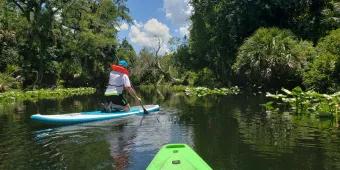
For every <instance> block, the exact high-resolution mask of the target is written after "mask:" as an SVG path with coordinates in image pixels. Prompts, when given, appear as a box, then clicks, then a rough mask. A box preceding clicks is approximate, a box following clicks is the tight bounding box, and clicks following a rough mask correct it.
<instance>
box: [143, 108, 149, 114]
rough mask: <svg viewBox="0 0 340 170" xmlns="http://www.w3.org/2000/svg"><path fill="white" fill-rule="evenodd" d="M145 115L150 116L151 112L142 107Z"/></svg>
mask: <svg viewBox="0 0 340 170" xmlns="http://www.w3.org/2000/svg"><path fill="white" fill-rule="evenodd" d="M142 108H143V111H144V114H149V112H148V111H147V110H146V109H145V108H144V106H142Z"/></svg>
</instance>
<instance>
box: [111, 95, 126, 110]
mask: <svg viewBox="0 0 340 170" xmlns="http://www.w3.org/2000/svg"><path fill="white" fill-rule="evenodd" d="M110 107H111V108H113V109H117V110H124V111H126V112H128V111H130V105H129V104H128V103H127V101H126V99H125V98H124V97H123V95H119V96H114V97H112V103H110Z"/></svg>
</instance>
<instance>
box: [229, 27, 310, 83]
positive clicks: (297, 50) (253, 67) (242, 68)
mask: <svg viewBox="0 0 340 170" xmlns="http://www.w3.org/2000/svg"><path fill="white" fill-rule="evenodd" d="M314 55H315V50H314V48H313V46H312V44H311V43H309V42H307V41H298V40H297V39H296V38H295V36H294V35H293V34H292V33H291V32H290V31H288V30H280V29H278V28H260V29H258V30H257V31H256V32H255V33H254V35H253V36H251V37H249V38H248V39H247V40H246V41H245V42H244V44H243V45H242V46H241V47H240V49H239V52H238V55H237V58H236V62H235V64H234V65H233V70H234V71H235V73H236V75H237V76H238V79H239V80H240V83H241V84H242V85H248V86H250V87H251V86H255V87H264V88H266V89H268V88H276V89H277V88H280V87H292V86H296V85H299V84H300V83H301V76H302V71H303V69H304V68H305V66H306V65H307V61H308V60H310V59H311V58H312V57H314Z"/></svg>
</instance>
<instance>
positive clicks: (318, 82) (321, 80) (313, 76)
mask: <svg viewBox="0 0 340 170" xmlns="http://www.w3.org/2000/svg"><path fill="white" fill-rule="evenodd" d="M317 50H318V56H317V57H316V58H315V59H314V60H313V62H311V63H310V65H309V69H308V70H306V72H305V73H304V75H303V78H304V82H303V83H304V85H305V86H306V87H307V88H309V89H314V90H317V91H320V92H326V91H335V90H336V89H337V88H339V83H340V29H337V30H334V31H331V32H330V34H329V35H327V36H326V37H324V38H322V39H321V40H320V41H319V43H318V45H317Z"/></svg>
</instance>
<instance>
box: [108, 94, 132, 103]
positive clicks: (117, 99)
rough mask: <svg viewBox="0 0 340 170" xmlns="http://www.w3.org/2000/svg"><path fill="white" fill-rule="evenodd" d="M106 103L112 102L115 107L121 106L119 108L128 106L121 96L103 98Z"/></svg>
mask: <svg viewBox="0 0 340 170" xmlns="http://www.w3.org/2000/svg"><path fill="white" fill-rule="evenodd" d="M105 100H106V102H108V103H109V102H112V103H113V104H116V105H121V106H126V105H127V104H128V102H127V100H126V99H125V98H124V96H123V95H122V94H120V95H118V96H116V95H113V96H105Z"/></svg>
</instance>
